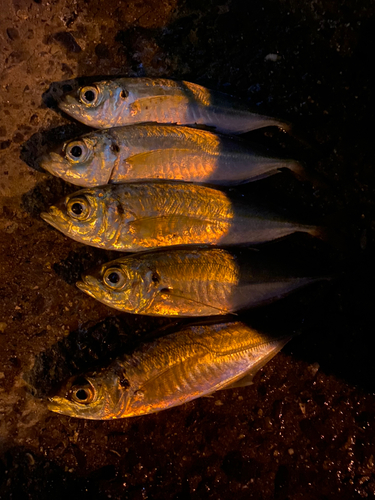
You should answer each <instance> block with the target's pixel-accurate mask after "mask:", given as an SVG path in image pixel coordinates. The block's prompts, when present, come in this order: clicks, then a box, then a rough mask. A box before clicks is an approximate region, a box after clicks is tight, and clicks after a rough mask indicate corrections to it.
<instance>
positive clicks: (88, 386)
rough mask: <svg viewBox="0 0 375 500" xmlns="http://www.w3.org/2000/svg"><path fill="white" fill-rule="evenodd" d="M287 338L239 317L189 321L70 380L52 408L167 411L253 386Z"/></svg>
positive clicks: (102, 415)
mask: <svg viewBox="0 0 375 500" xmlns="http://www.w3.org/2000/svg"><path fill="white" fill-rule="evenodd" d="M289 339H290V338H288V337H279V338H277V337H271V336H269V335H266V334H264V333H260V332H258V331H256V330H254V329H252V328H250V327H248V326H246V325H244V324H243V323H240V322H235V323H222V324H216V325H195V326H187V327H185V328H184V329H183V330H182V331H180V332H177V333H173V334H170V335H167V336H166V337H163V338H159V339H157V340H155V341H154V342H150V343H148V344H144V345H143V346H142V347H140V348H139V349H138V350H136V351H134V352H133V353H132V354H126V355H125V356H122V357H121V358H119V359H118V360H116V361H115V362H113V363H112V364H111V365H109V366H108V367H106V368H104V369H103V370H101V371H100V372H97V373H96V374H93V375H85V376H80V377H74V378H72V379H70V380H69V381H68V383H67V384H66V385H65V387H64V388H63V389H62V390H61V391H60V393H59V394H57V395H56V396H55V397H53V398H52V399H51V401H50V403H49V405H48V407H49V409H50V410H52V411H55V412H58V413H62V414H65V415H69V416H72V417H79V418H86V419H92V420H108V419H115V418H123V417H133V416H138V415H145V414H149V413H154V412H157V411H160V410H165V409H168V408H171V407H173V406H178V405H181V404H184V403H187V402H188V401H191V400H193V399H196V398H199V397H201V396H205V395H208V394H211V393H213V392H215V391H217V390H220V389H225V388H229V387H236V386H244V385H249V384H250V383H251V380H252V378H253V376H254V375H255V374H256V372H257V371H258V370H259V369H260V368H261V367H262V366H264V365H265V364H266V363H267V362H268V361H269V360H270V359H271V358H272V357H273V356H275V354H277V352H279V351H280V350H281V349H282V347H283V346H284V345H285V344H286V343H287V342H288V340H289Z"/></svg>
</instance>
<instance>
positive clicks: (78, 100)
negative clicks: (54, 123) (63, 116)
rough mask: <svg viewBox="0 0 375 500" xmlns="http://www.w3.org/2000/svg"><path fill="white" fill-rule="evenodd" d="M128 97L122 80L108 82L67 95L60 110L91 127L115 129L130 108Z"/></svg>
mask: <svg viewBox="0 0 375 500" xmlns="http://www.w3.org/2000/svg"><path fill="white" fill-rule="evenodd" d="M128 97H129V92H128V90H127V89H126V88H124V86H123V85H122V84H121V80H113V81H110V80H106V81H101V82H96V83H93V84H92V85H86V86H83V87H80V88H78V90H74V91H72V92H69V93H67V94H65V95H64V96H63V97H62V99H61V101H60V102H59V108H60V109H61V110H62V111H65V113H67V114H68V115H70V116H72V117H73V118H75V119H76V120H78V121H80V122H82V123H85V124H86V125H89V126H91V127H94V128H108V127H115V126H118V125H119V124H118V123H117V120H118V116H119V115H122V113H123V111H124V109H123V108H125V109H126V107H127V106H128Z"/></svg>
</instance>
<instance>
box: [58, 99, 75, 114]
mask: <svg viewBox="0 0 375 500" xmlns="http://www.w3.org/2000/svg"><path fill="white" fill-rule="evenodd" d="M58 106H59V108H60V109H61V110H62V111H65V113H68V114H70V112H71V111H72V110H73V109H74V108H77V100H76V99H75V98H74V97H72V96H71V95H69V94H68V95H66V96H64V97H63V98H62V99H61V101H60V102H59V103H58Z"/></svg>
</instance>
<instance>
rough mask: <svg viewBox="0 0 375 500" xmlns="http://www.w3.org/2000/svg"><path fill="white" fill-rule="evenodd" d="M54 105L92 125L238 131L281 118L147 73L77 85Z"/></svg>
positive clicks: (223, 95) (220, 94)
mask: <svg viewBox="0 0 375 500" xmlns="http://www.w3.org/2000/svg"><path fill="white" fill-rule="evenodd" d="M59 107H60V108H61V109H62V110H63V111H65V112H66V113H67V114H69V115H70V116H72V117H73V118H76V119H77V120H79V121H80V122H82V123H85V124H87V125H89V126H91V127H94V128H111V127H120V126H122V125H130V124H134V123H142V122H143V123H144V122H158V123H175V124H177V125H207V126H209V127H214V128H215V129H216V131H218V132H222V133H230V134H240V133H243V132H248V131H250V130H254V129H258V128H263V127H269V126H277V127H280V128H282V129H284V130H285V129H287V128H288V126H287V125H286V124H285V123H282V122H281V121H279V120H277V119H275V118H271V117H268V116H263V115H260V114H257V113H254V112H252V111H251V110H249V108H248V107H247V106H246V104H244V103H243V102H241V101H239V100H237V99H235V98H233V97H231V96H229V95H226V94H222V93H220V92H215V91H212V90H209V89H207V88H205V87H202V86H201V85H197V84H195V83H190V82H185V81H173V80H167V79H162V78H159V79H153V78H117V79H113V80H106V81H100V82H96V83H94V84H93V85H89V86H84V87H80V88H79V89H78V91H74V92H71V93H68V94H66V95H65V96H64V97H63V99H62V100H61V102H60V103H59Z"/></svg>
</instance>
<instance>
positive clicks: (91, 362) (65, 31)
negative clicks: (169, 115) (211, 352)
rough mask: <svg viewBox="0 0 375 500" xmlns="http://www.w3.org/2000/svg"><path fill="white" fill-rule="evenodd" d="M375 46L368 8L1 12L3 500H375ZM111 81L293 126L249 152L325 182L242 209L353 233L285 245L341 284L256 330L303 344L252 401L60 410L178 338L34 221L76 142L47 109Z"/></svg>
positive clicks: (174, 0)
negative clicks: (164, 82)
mask: <svg viewBox="0 0 375 500" xmlns="http://www.w3.org/2000/svg"><path fill="white" fill-rule="evenodd" d="M374 33H375V2H374V1H373V0H369V1H367V2H355V1H351V0H344V1H339V0H330V1H329V2H323V1H322V0H317V1H310V2H309V1H308V2H305V1H299V0H266V1H263V2H249V1H248V0H207V1H205V2H202V1H200V2H198V1H195V0H194V1H187V0H186V1H185V2H184V1H181V0H165V1H160V0H159V1H156V0H155V1H154V0H143V1H142V0H141V1H137V2H132V1H127V2H125V1H121V0H120V1H119V0H106V1H105V2H101V1H99V0H91V1H90V2H89V1H84V0H73V1H70V0H50V1H49V2H47V1H46V0H34V1H31V0H3V1H2V2H1V15H0V46H1V51H0V82H1V84H0V158H1V162H0V196H1V201H0V269H1V282H0V297H1V300H0V353H1V362H0V413H1V420H0V498H1V499H10V498H14V499H19V498H21V499H23V498H30V499H38V500H39V499H47V498H48V499H49V498H56V499H59V498H62V499H66V498H69V495H70V496H71V497H73V496H74V497H78V496H79V497H80V498H87V499H93V498H95V499H105V498H113V499H114V498H116V499H146V498H149V499H151V498H152V499H166V498H173V499H175V500H177V499H178V500H182V499H202V498H211V499H215V500H216V499H229V498H234V497H235V498H238V499H242V498H243V499H245V498H246V499H248V498H254V499H261V500H269V499H273V498H275V499H278V500H281V499H284V500H286V499H289V500H299V499H303V500H307V499H355V498H372V497H374V495H375V458H374V457H375V433H374V429H373V423H374V417H375V396H374V394H373V392H374V390H375V378H374V371H373V353H372V351H371V349H370V347H369V346H370V345H372V342H371V340H372V337H373V331H372V324H373V307H374V299H375V293H374V287H373V278H374V275H375V264H374V258H373V255H374V235H375V233H374V231H375V205H374V204H375V201H374V200H375V198H374V189H375V174H374V157H375V146H374V144H375V143H374V140H373V129H372V128H371V124H372V123H373V120H374V95H375V94H374V83H375V82H374V76H373V74H374V73H373V56H374V50H375V35H374ZM107 74H109V75H118V74H124V75H133V76H134V75H135V76H144V75H147V76H166V77H171V78H185V79H187V80H191V81H193V82H197V83H200V84H203V85H206V86H207V87H211V88H214V89H218V90H222V91H225V92H228V93H231V94H233V95H236V96H238V97H242V98H243V99H245V100H247V101H248V102H249V104H251V105H252V106H253V107H255V108H256V109H259V111H260V112H262V113H265V114H266V113H267V114H270V115H275V116H279V117H282V118H284V119H287V120H289V121H290V122H292V123H293V124H294V128H293V136H286V135H284V134H281V133H279V132H277V131H263V132H255V133H253V134H248V138H249V139H251V140H254V141H258V142H262V143H263V144H264V145H265V146H267V147H271V148H272V149H274V150H275V151H276V152H278V153H280V154H284V155H288V156H290V155H294V156H296V157H298V158H300V159H301V160H303V161H305V162H306V163H307V165H308V167H309V169H310V170H311V172H314V175H315V177H317V178H318V179H319V183H314V184H311V183H310V182H308V181H306V182H303V183H300V182H298V181H296V180H295V179H293V178H292V176H290V175H284V174H280V175H278V176H276V177H275V178H274V179H270V180H267V181H262V182H261V183H259V185H258V186H257V187H256V188H254V186H250V187H244V188H242V190H243V194H244V196H248V197H251V196H252V195H253V194H254V193H257V194H258V195H259V194H260V195H261V196H263V197H264V198H267V199H272V200H273V201H274V202H276V204H278V205H279V206H283V207H285V209H288V210H290V211H291V213H296V212H297V213H298V214H300V215H301V214H302V215H304V216H306V217H318V218H321V217H322V218H325V217H327V221H328V222H327V224H328V225H334V226H335V227H336V228H338V229H339V230H340V232H341V234H342V236H340V237H339V238H338V239H337V241H335V242H334V243H333V246H330V245H324V244H323V243H317V242H314V241H312V239H309V238H307V237H306V238H302V237H301V238H298V237H296V238H293V239H292V240H291V241H289V242H284V243H281V244H279V245H276V246H275V255H276V256H277V253H278V252H287V253H288V252H295V253H296V255H297V254H298V255H299V256H300V257H301V256H302V257H303V258H304V259H306V260H310V261H314V262H315V263H316V264H317V265H318V266H319V265H320V264H322V266H323V264H324V266H325V268H326V267H327V262H332V261H334V262H335V266H334V272H335V276H336V277H335V279H334V280H332V281H331V282H329V283H324V284H320V285H317V286H315V287H312V288H311V289H308V290H307V289H306V290H304V291H301V292H300V293H298V294H295V295H294V296H292V297H290V298H289V299H288V300H285V301H283V302H279V303H277V304H275V305H273V306H270V307H267V308H263V309H262V310H259V311H256V312H253V313H249V314H247V315H246V317H245V318H244V319H245V320H247V321H249V322H250V323H252V324H255V325H257V326H260V327H264V328H266V327H267V328H282V329H285V330H286V331H295V332H296V333H299V334H300V335H298V336H297V337H296V338H295V339H294V340H293V341H292V342H291V343H290V344H289V345H288V346H287V347H286V348H285V349H284V350H283V352H282V353H280V355H278V356H277V357H276V358H275V359H274V360H273V361H272V362H271V363H270V364H269V365H267V366H266V367H265V368H264V369H263V370H262V371H261V373H260V374H258V375H257V377H256V379H255V384H254V385H253V386H251V387H249V388H243V389H238V390H232V391H229V390H228V391H223V392H221V393H219V394H217V395H214V396H213V397H211V398H204V399H201V400H197V401H195V402H192V403H189V404H187V405H185V406H182V407H179V408H175V409H172V410H169V411H166V412H161V413H159V414H155V415H150V416H145V417H140V418H133V419H129V420H120V421H113V422H91V421H82V420H77V419H72V418H68V417H63V416H59V415H56V414H52V413H49V412H48V411H47V410H46V409H45V400H46V397H47V396H48V394H49V393H50V391H53V390H54V389H55V388H56V386H57V384H58V383H59V382H60V381H62V380H63V379H64V378H65V377H67V376H69V375H70V374H73V373H78V372H80V371H82V370H83V371H84V370H85V369H87V368H90V367H92V366H96V365H97V364H103V363H106V362H108V361H109V360H110V359H113V357H115V356H116V354H118V353H120V352H122V351H123V350H125V349H129V348H131V347H132V345H134V343H136V342H138V341H139V340H140V339H141V338H143V337H144V335H145V334H147V333H148V332H151V331H152V330H153V329H155V328H157V327H161V326H164V325H169V324H170V323H171V322H170V321H168V320H151V319H149V318H142V317H132V316H130V315H119V314H117V312H116V311H112V310H110V309H109V308H107V307H105V306H104V305H100V304H97V303H95V301H93V299H90V298H89V297H87V296H85V295H84V294H83V293H81V292H80V291H79V290H78V289H76V288H75V286H74V282H75V280H76V279H77V278H78V277H79V275H80V273H81V272H82V270H84V269H88V268H89V267H90V266H92V265H93V264H95V263H97V262H99V261H105V260H107V259H108V258H111V257H112V256H113V255H112V254H109V253H106V252H101V251H99V250H95V249H92V248H88V247H84V246H83V245H80V244H78V243H75V242H73V241H70V240H68V239H67V238H65V237H64V236H62V235H61V234H60V233H58V232H57V231H55V230H53V229H52V228H50V227H48V226H47V224H45V223H44V222H43V221H42V220H41V219H40V218H39V216H38V214H39V213H40V211H41V210H42V209H43V208H45V206H46V205H48V204H49V203H51V202H52V201H54V200H55V199H56V198H59V197H61V196H63V194H64V193H66V192H69V191H71V190H72V187H71V186H68V185H66V184H64V183H63V182H62V181H59V180H58V179H54V178H52V177H51V176H49V175H47V174H45V173H43V172H41V171H39V170H37V169H36V168H35V157H36V156H37V155H38V154H40V153H41V152H43V150H44V149H45V148H46V147H47V146H48V144H50V143H51V142H54V141H58V140H61V139H62V140H64V138H65V137H68V136H69V137H70V136H72V135H74V134H75V133H77V131H80V130H83V128H82V127H81V126H76V125H69V124H70V123H71V121H70V120H69V119H68V118H66V117H64V116H62V115H61V114H60V113H57V112H56V111H55V110H53V109H51V108H50V107H47V105H48V106H51V105H53V101H54V96H57V95H58V94H59V92H60V91H61V90H64V87H63V86H61V85H57V86H56V85H55V86H52V87H51V88H50V86H51V84H52V83H53V82H57V81H65V80H69V79H74V78H76V77H92V76H95V75H107ZM73 83H74V82H73ZM49 88H50V90H49V92H48V93H47V94H46V96H45V98H44V101H43V100H42V95H43V94H44V93H46V92H47V90H48V89H49ZM55 127H59V128H58V129H57V130H55ZM51 129H54V130H52V132H49V131H50V130H51ZM20 156H21V158H22V159H21V158H20ZM32 167H34V168H32ZM73 190H74V188H73ZM332 214H333V215H332ZM336 243H337V244H338V245H339V249H337V248H336ZM343 243H344V244H343ZM275 258H277V257H275ZM332 270H333V267H332ZM173 325H174V326H175V327H177V328H178V323H173V322H172V326H173Z"/></svg>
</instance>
